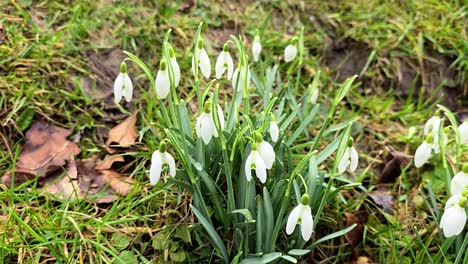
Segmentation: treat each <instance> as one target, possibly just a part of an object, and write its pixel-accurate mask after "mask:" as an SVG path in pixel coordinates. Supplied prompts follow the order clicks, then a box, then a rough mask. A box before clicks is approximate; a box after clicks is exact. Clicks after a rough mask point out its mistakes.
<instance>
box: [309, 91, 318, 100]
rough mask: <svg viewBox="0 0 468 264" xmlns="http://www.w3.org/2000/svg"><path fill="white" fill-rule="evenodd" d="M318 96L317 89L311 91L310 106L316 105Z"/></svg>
mask: <svg viewBox="0 0 468 264" xmlns="http://www.w3.org/2000/svg"><path fill="white" fill-rule="evenodd" d="M318 95H319V90H318V89H314V90H313V91H312V94H311V95H310V103H311V104H316V103H317V98H318Z"/></svg>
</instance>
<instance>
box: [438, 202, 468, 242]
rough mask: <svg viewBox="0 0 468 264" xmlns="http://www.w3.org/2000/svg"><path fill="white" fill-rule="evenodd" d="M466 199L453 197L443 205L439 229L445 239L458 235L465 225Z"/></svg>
mask: <svg viewBox="0 0 468 264" xmlns="http://www.w3.org/2000/svg"><path fill="white" fill-rule="evenodd" d="M466 202H467V199H466V197H463V196H461V195H458V194H457V195H453V196H452V197H450V198H449V199H448V201H447V203H446V204H445V209H444V214H443V215H442V219H441V220H440V228H441V229H442V231H443V232H444V236H445V237H452V236H456V235H458V234H460V233H461V232H462V231H463V229H464V228H465V224H466V211H465V206H466Z"/></svg>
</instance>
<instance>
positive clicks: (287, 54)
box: [284, 44, 297, 62]
mask: <svg viewBox="0 0 468 264" xmlns="http://www.w3.org/2000/svg"><path fill="white" fill-rule="evenodd" d="M296 55H297V47H296V45H292V44H289V45H288V46H287V47H286V48H285V49H284V61H285V62H290V61H292V60H294V58H295V57H296Z"/></svg>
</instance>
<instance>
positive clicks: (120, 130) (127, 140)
mask: <svg viewBox="0 0 468 264" xmlns="http://www.w3.org/2000/svg"><path fill="white" fill-rule="evenodd" d="M137 113H138V112H135V113H134V114H133V115H131V116H129V117H127V118H126V119H125V120H124V121H123V122H122V123H120V124H119V125H117V126H115V127H113V128H112V129H111V130H110V131H109V137H108V139H107V145H110V144H112V143H117V144H118V145H120V146H121V147H129V146H131V145H132V144H133V143H135V140H136V137H137V131H136V128H135V124H136V121H137Z"/></svg>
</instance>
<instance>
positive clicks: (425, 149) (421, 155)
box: [414, 134, 434, 168]
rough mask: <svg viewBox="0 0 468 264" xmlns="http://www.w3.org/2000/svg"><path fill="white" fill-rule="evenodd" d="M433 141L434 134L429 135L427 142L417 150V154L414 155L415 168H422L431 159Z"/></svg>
mask: <svg viewBox="0 0 468 264" xmlns="http://www.w3.org/2000/svg"><path fill="white" fill-rule="evenodd" d="M433 140H434V138H433V137H432V134H429V135H428V136H427V137H426V140H424V141H423V143H421V145H419V147H418V148H417V149H416V153H415V154H414V166H416V168H420V167H422V166H423V165H424V163H426V162H427V161H428V160H429V158H430V157H431V152H432V143H433Z"/></svg>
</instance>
